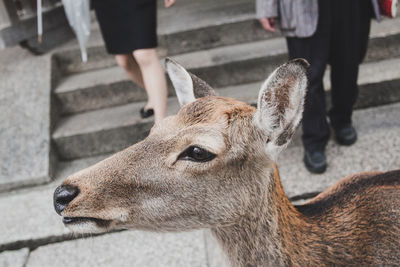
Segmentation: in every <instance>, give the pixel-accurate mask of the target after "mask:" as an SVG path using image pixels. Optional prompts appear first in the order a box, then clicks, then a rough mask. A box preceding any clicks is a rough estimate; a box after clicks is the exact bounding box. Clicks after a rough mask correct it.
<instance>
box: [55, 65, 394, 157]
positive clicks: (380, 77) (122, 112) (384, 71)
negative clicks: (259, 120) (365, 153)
mask: <svg viewBox="0 0 400 267" xmlns="http://www.w3.org/2000/svg"><path fill="white" fill-rule="evenodd" d="M399 65H400V58H397V59H391V60H385V61H379V62H371V63H365V64H363V65H361V68H360V75H359V84H360V97H359V102H358V103H357V107H360V108H365V107H369V106H377V105H382V104H387V103H393V102H397V101H400V90H399V88H400V69H399V68H398V66H399ZM326 75H327V76H326V77H328V76H329V74H328V73H326ZM266 76H267V75H264V77H266ZM325 80H327V79H325ZM260 84H261V82H256V83H251V84H244V85H239V86H231V87H227V88H224V89H220V90H218V92H219V94H220V95H222V96H230V97H233V98H237V99H240V100H242V101H245V102H247V103H256V99H257V96H258V90H259V88H260ZM326 87H327V88H329V87H330V86H329V84H328V82H327V84H326ZM143 105H144V103H141V102H137V103H131V104H127V105H122V106H116V107H111V108H105V109H99V110H94V111H89V112H85V113H79V114H75V115H72V116H67V117H64V118H62V119H61V120H60V121H59V123H58V126H57V128H56V129H55V131H54V133H53V140H54V143H55V144H56V148H57V151H58V154H59V156H60V157H61V158H63V159H74V158H82V157H89V156H94V155H99V154H104V153H111V152H115V151H119V150H121V149H123V148H126V147H128V146H129V145H131V144H134V143H136V142H138V141H139V140H141V139H143V138H144V137H145V136H146V135H147V133H148V130H149V129H150V127H151V126H152V124H153V121H152V119H151V118H150V119H145V120H142V119H141V118H140V116H139V110H140V108H141V107H143ZM178 109H179V107H178V103H177V101H176V99H175V98H170V99H169V100H168V114H175V113H176V112H177V111H178Z"/></svg>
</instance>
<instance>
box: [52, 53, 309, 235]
mask: <svg viewBox="0 0 400 267" xmlns="http://www.w3.org/2000/svg"><path fill="white" fill-rule="evenodd" d="M166 67H167V72H168V74H169V76H170V78H171V80H172V83H173V85H174V87H175V89H176V92H177V96H178V99H179V102H180V104H181V105H182V108H181V109H180V111H179V112H178V114H177V115H175V116H171V117H168V118H166V119H164V120H163V121H161V122H160V123H159V124H157V125H155V126H154V127H153V128H152V129H151V132H150V134H149V136H148V137H147V138H146V139H145V140H143V141H142V142H140V143H137V144H135V145H133V146H131V147H129V148H127V149H125V150H123V151H121V152H119V153H117V154H115V155H113V156H111V157H110V158H108V159H106V160H104V161H102V162H100V163H98V164H96V165H94V166H92V167H89V168H87V169H85V170H82V171H80V172H78V173H75V174H73V175H71V176H70V177H68V178H67V179H66V180H65V181H64V182H63V184H62V185H61V186H60V187H58V188H57V189H56V191H55V194H54V205H55V208H56V211H57V212H58V213H59V214H60V215H62V216H63V221H64V223H65V225H66V226H67V227H69V228H70V229H71V230H72V231H75V232H104V231H108V230H111V229H114V228H135V229H144V230H162V231H174V230H188V229H198V228H207V227H220V226H224V225H230V224H234V223H235V222H237V221H238V220H240V218H241V216H243V214H244V213H246V211H247V210H248V207H250V206H251V205H254V204H255V203H256V202H257V201H258V199H257V198H258V195H259V193H260V190H262V189H263V188H265V187H268V185H269V179H268V177H269V176H268V175H267V174H269V173H271V172H272V170H273V163H274V161H275V159H276V157H277V156H278V154H279V152H280V151H281V150H282V149H283V148H284V147H285V146H286V145H287V144H288V142H289V141H290V139H291V137H292V135H293V133H294V131H295V129H296V127H297V125H298V124H299V121H300V119H301V115H302V111H303V102H304V95H305V90H306V87H307V75H306V72H307V67H308V63H307V62H306V61H305V60H300V59H299V60H293V61H290V62H288V63H286V64H284V65H282V66H280V67H279V68H277V69H276V70H275V71H274V72H273V73H272V74H271V75H270V76H269V78H268V79H267V80H266V81H265V82H264V84H263V85H262V87H261V90H260V93H259V99H258V109H255V108H253V107H251V106H249V105H247V104H246V103H243V102H239V101H237V100H235V99H231V98H226V97H219V96H216V95H215V92H214V90H213V89H212V88H211V87H210V86H209V85H207V84H206V83H205V82H204V81H202V80H200V79H199V78H198V77H196V76H194V75H193V74H190V73H188V72H187V71H186V70H185V69H184V68H183V67H182V66H180V65H179V64H177V63H175V62H174V61H172V60H169V59H167V61H166Z"/></svg>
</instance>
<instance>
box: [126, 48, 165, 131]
mask: <svg viewBox="0 0 400 267" xmlns="http://www.w3.org/2000/svg"><path fill="white" fill-rule="evenodd" d="M133 57H134V59H135V60H136V62H137V63H138V65H139V68H140V70H141V73H142V77H143V82H144V88H145V89H146V92H147V96H148V100H147V105H146V107H145V108H147V109H149V108H152V109H153V110H154V115H155V122H156V123H157V122H159V121H160V120H162V119H163V118H165V116H166V110H167V97H168V91H167V81H166V78H165V73H164V70H163V68H162V67H161V64H160V60H159V58H158V55H157V51H156V49H155V48H150V49H138V50H135V51H133Z"/></svg>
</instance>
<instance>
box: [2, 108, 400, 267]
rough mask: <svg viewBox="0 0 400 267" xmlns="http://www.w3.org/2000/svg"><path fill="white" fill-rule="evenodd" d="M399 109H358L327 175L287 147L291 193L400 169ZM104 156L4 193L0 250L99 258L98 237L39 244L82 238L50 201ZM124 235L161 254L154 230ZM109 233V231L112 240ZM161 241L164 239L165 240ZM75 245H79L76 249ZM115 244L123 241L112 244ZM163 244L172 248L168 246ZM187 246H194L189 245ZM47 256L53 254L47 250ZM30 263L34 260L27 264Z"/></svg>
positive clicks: (286, 179)
mask: <svg viewBox="0 0 400 267" xmlns="http://www.w3.org/2000/svg"><path fill="white" fill-rule="evenodd" d="M399 111H400V103H396V104H391V105H386V106H380V107H375V108H370V109H363V110H357V111H355V113H354V123H355V125H356V128H357V129H358V134H359V140H358V142H357V143H356V144H354V145H353V146H351V147H342V146H338V145H336V144H335V143H334V142H332V141H330V143H329V145H328V147H327V156H328V164H329V167H328V170H327V172H326V173H325V174H322V175H313V174H309V173H308V172H307V171H306V170H305V168H304V167H303V163H302V148H301V146H292V147H290V148H288V149H287V150H286V151H284V152H283V154H282V155H281V156H280V157H279V159H278V165H279V168H280V171H281V177H282V182H283V185H284V188H285V191H286V192H287V194H288V196H289V197H290V198H294V199H299V198H301V197H302V196H307V195H310V193H311V194H315V192H319V191H321V190H323V189H325V188H326V187H328V186H330V185H332V184H333V183H334V182H336V181H337V180H338V179H340V178H341V177H343V176H346V175H348V174H351V173H356V172H361V171H367V170H381V171H388V170H392V169H398V168H399V166H400V120H399V119H398V116H399ZM102 158H103V157H98V158H91V159H83V160H76V161H73V162H72V163H64V164H61V165H59V166H58V167H57V170H58V175H57V177H56V179H55V181H53V182H52V183H51V184H48V185H45V186H40V187H36V188H29V189H21V190H18V191H14V192H9V193H1V194H0V214H7V216H3V217H2V219H1V220H0V233H2V234H1V235H0V252H2V251H6V250H18V249H22V248H26V247H29V248H32V249H34V248H37V247H40V248H39V249H37V250H34V251H33V252H32V253H31V254H32V255H31V256H32V258H31V257H30V260H32V261H34V262H39V261H40V260H41V259H43V257H44V255H45V253H47V252H48V251H52V250H53V248H54V251H55V253H57V254H58V253H61V252H60V251H62V249H64V248H65V250H64V252H66V251H69V249H71V251H78V250H81V249H82V255H85V256H86V257H87V258H88V259H90V260H94V261H95V260H96V259H95V258H96V257H97V256H98V254H91V253H86V252H87V250H85V249H83V247H84V246H86V247H88V249H90V247H91V246H95V247H97V246H102V245H101V244H95V243H97V241H96V242H94V241H93V243H91V244H90V243H88V242H91V241H90V240H98V239H97V238H93V239H90V240H89V241H82V243H80V242H79V243H76V242H75V243H69V242H65V243H60V244H57V245H54V247H52V246H53V245H49V246H46V247H41V246H44V245H47V244H52V243H57V242H61V241H63V240H70V239H76V238H78V237H77V236H73V235H71V234H70V233H69V232H68V230H67V229H66V228H64V226H63V224H62V222H61V219H60V217H59V216H58V215H57V214H56V213H55V211H54V208H53V202H52V196H53V192H54V189H55V188H56V186H57V185H59V184H60V180H61V179H63V178H65V177H66V176H68V175H69V174H71V173H73V172H75V171H77V169H80V168H85V167H87V166H89V165H91V164H94V163H95V162H96V161H99V160H101V159H102ZM124 235H125V234H121V235H119V234H110V235H106V236H104V239H103V237H99V238H100V239H101V240H104V241H101V242H103V244H105V243H107V242H108V241H107V240H115V238H114V237H112V236H124ZM126 235H127V236H128V235H132V237H138V236H143V238H146V239H147V238H149V240H153V241H152V245H151V246H152V248H149V247H148V245H147V244H148V243H147V241H146V242H145V243H146V246H145V247H146V249H147V248H149V250H148V253H157V252H156V250H157V249H158V248H159V247H158V245H157V244H158V242H156V241H157V240H159V239H158V238H161V239H162V237H156V235H153V237H150V236H151V235H147V237H144V236H145V234H141V233H132V234H126ZM195 235H196V234H195ZM108 236H110V237H109V239H108ZM133 239H135V238H133ZM118 240H119V239H118ZM129 240H130V239H129ZM126 242H128V243H126V244H132V243H129V242H135V243H134V246H135V247H136V246H137V244H138V243H136V241H134V240H131V241H126ZM143 242H144V241H143ZM192 242H195V243H196V244H197V241H195V239H194V240H192ZM68 244H70V245H68ZM109 244H110V243H109ZM162 244H165V243H164V241H163V242H162ZM174 244H175V243H174ZM185 244H186V243H185ZM74 246H76V247H75V248H74ZM112 246H119V245H116V244H114V243H112ZM165 246H166V247H168V245H165ZM172 247H173V246H172ZM109 249H110V250H111V249H112V248H111V247H109ZM166 249H167V248H166ZM171 249H173V248H171ZM188 249H189V250H190V249H191V248H188ZM85 251H86V252H85ZM93 251H94V250H93ZM102 251H103V253H106V254H105V255H106V256H107V257H108V256H109V255H112V254H113V256H115V255H120V254H119V253H117V252H115V253H112V254H107V252H106V251H108V249H104V250H102ZM121 251H124V250H121ZM163 251H164V250H163ZM36 252H37V254H36ZM5 253H7V252H5ZM68 253H69V252H68ZM93 253H94V252H93ZM0 255H1V254H0ZM35 255H36V256H35ZM68 255H69V254H68ZM71 255H74V254H71ZM123 255H125V254H123ZM146 255H151V254H146ZM155 255H158V254H155ZM48 256H49V257H51V256H50V255H49V254H48ZM60 257H62V256H60ZM77 257H78V258H82V257H83V256H81V255H79V256H77ZM149 257H150V256H149ZM33 258H35V260H33ZM100 258H101V257H100ZM119 258H123V257H117V258H116V259H113V260H115V261H118V260H119ZM63 259H64V258H63ZM129 259H130V257H129ZM43 260H45V259H43ZM109 260H110V262H111V263H110V264H109V265H108V266H112V265H113V264H112V262H113V260H111V259H109ZM30 264H32V265H33V264H34V263H33V262H32V263H30ZM35 264H39V263H35ZM28 266H30V265H29V264H28ZM42 266H43V265H42ZM44 266H45V265H44Z"/></svg>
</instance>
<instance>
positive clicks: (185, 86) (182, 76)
mask: <svg viewBox="0 0 400 267" xmlns="http://www.w3.org/2000/svg"><path fill="white" fill-rule="evenodd" d="M165 66H166V69H167V72H168V75H169V77H170V79H171V82H172V84H173V85H174V88H175V91H176V96H177V97H178V101H179V104H180V105H181V106H183V105H186V104H189V103H191V102H193V101H195V99H196V98H195V96H194V91H193V81H192V78H191V77H190V74H189V73H188V72H187V71H186V70H185V69H184V68H183V67H182V66H181V65H179V64H178V63H176V62H175V61H173V60H171V59H169V58H167V59H166V60H165Z"/></svg>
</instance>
